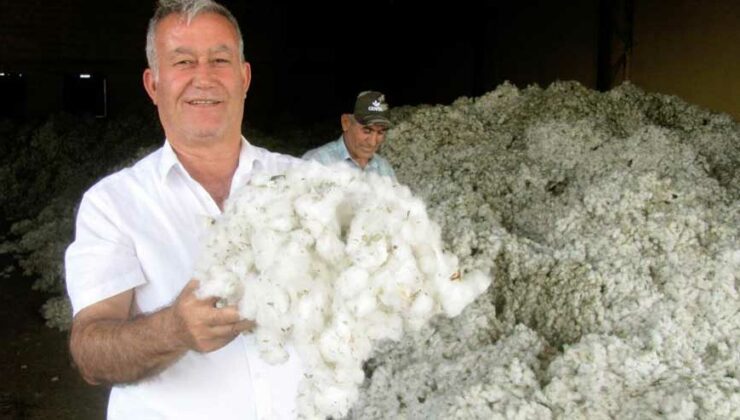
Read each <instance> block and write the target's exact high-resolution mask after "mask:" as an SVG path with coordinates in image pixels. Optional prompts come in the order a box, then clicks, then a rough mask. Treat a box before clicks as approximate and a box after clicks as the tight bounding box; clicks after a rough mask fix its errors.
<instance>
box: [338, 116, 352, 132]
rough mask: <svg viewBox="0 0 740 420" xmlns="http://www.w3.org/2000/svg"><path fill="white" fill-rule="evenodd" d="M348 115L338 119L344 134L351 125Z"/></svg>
mask: <svg viewBox="0 0 740 420" xmlns="http://www.w3.org/2000/svg"><path fill="white" fill-rule="evenodd" d="M351 118H352V117H351V116H350V114H342V118H340V121H341V122H342V132H345V131H347V130H349V126H350V125H352V120H351Z"/></svg>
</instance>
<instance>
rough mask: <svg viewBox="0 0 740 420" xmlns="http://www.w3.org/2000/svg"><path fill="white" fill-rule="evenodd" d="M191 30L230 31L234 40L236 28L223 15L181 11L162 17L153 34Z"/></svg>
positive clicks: (181, 33)
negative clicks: (184, 12)
mask: <svg viewBox="0 0 740 420" xmlns="http://www.w3.org/2000/svg"><path fill="white" fill-rule="evenodd" d="M193 30H197V31H198V32H220V31H224V30H225V31H226V32H228V33H230V34H231V35H232V37H233V39H234V40H235V41H236V40H237V38H238V34H237V30H236V28H235V27H234V25H233V24H232V23H231V21H229V20H228V19H227V18H226V17H225V16H222V15H220V14H218V13H214V12H203V13H199V14H197V15H195V16H192V17H189V16H188V15H185V14H182V13H171V14H169V15H167V16H166V17H164V18H163V19H162V20H161V21H160V22H159V24H158V25H157V28H156V31H155V35H158V36H161V35H170V36H171V35H175V36H177V35H185V34H188V33H190V32H191V31H193Z"/></svg>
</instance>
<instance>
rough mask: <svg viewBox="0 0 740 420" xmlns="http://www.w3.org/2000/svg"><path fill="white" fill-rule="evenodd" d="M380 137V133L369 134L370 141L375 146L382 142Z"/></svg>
mask: <svg viewBox="0 0 740 420" xmlns="http://www.w3.org/2000/svg"><path fill="white" fill-rule="evenodd" d="M380 139H381V137H380V134H379V133H370V135H369V136H368V143H370V144H371V145H373V146H377V145H378V143H379V142H380Z"/></svg>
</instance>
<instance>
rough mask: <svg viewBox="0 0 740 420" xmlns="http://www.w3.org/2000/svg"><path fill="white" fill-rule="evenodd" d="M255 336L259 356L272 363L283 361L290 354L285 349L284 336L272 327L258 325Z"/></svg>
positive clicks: (276, 363)
mask: <svg viewBox="0 0 740 420" xmlns="http://www.w3.org/2000/svg"><path fill="white" fill-rule="evenodd" d="M254 334H255V338H256V340H257V343H258V344H259V350H260V357H261V358H262V359H263V360H264V361H266V362H267V363H270V364H272V365H278V364H282V363H285V362H286V361H287V360H288V357H290V354H289V353H288V352H287V351H286V350H285V347H284V346H285V343H284V342H283V340H284V337H283V335H282V334H281V333H278V332H276V331H275V330H274V329H268V328H264V327H261V326H260V327H258V328H257V329H256V330H255V331H254Z"/></svg>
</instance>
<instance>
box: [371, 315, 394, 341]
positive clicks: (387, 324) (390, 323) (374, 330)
mask: <svg viewBox="0 0 740 420" xmlns="http://www.w3.org/2000/svg"><path fill="white" fill-rule="evenodd" d="M364 318H365V320H366V325H367V328H366V331H367V336H368V337H369V338H370V339H371V340H385V339H391V340H394V341H397V340H398V339H400V338H401V335H402V334H403V320H402V319H401V317H400V316H399V315H398V314H395V313H388V312H383V311H375V312H372V313H370V314H368V315H366V316H365V317H364Z"/></svg>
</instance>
